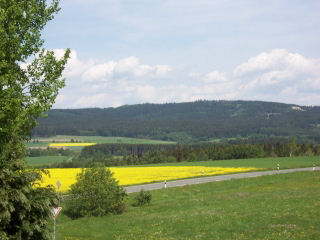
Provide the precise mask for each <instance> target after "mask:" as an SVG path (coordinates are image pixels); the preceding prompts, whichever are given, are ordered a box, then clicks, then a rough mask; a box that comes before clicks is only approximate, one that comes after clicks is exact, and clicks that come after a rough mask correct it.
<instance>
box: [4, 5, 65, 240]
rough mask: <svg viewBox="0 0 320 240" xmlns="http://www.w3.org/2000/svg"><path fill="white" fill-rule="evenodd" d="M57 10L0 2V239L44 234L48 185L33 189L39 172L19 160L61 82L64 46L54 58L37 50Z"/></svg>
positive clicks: (49, 193) (49, 195) (48, 208)
mask: <svg viewBox="0 0 320 240" xmlns="http://www.w3.org/2000/svg"><path fill="white" fill-rule="evenodd" d="M58 10H59V7H58V0H52V2H51V4H50V5H48V2H47V1H46V0H21V1H15V0H7V1H3V0H1V1H0V39H1V40H0V126H1V127H0V186H1V189H0V199H1V201H0V238H1V239H37V240H38V239H39V240H40V239H48V238H49V235H48V229H47V228H46V227H45V225H46V223H47V221H48V216H50V214H51V206H52V205H54V204H55V203H56V196H55V194H54V192H53V190H52V189H50V188H43V189H42V188H39V189H35V188H33V183H34V182H35V180H39V179H41V175H40V174H38V173H37V172H32V171H27V169H26V166H25V163H24V160H23V159H24V157H25V156H26V151H25V146H24V141H25V140H27V139H28V137H29V136H30V134H31V133H30V132H31V129H32V128H33V127H34V126H35V125H36V119H37V118H38V117H39V116H41V115H42V113H43V112H44V111H47V110H49V109H50V107H51V105H52V104H53V102H54V100H55V98H56V96H57V94H58V90H59V89H60V88H61V87H63V86H64V80H63V79H61V78H60V77H61V73H62V71H63V69H64V66H65V64H66V61H67V58H68V56H69V50H67V51H66V53H65V55H64V56H63V57H62V59H60V60H58V59H56V58H55V56H54V53H53V52H52V51H46V50H44V49H42V48H41V47H42V44H43V40H42V39H41V30H42V29H43V28H44V26H45V25H46V23H47V22H48V21H49V20H51V19H52V18H53V15H54V14H55V13H57V12H58ZM27 61H31V63H29V64H28V63H27Z"/></svg>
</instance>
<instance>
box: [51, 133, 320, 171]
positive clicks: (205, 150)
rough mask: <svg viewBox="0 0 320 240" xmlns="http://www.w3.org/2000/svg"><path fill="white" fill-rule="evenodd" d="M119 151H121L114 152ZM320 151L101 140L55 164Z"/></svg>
mask: <svg viewBox="0 0 320 240" xmlns="http://www.w3.org/2000/svg"><path fill="white" fill-rule="evenodd" d="M115 153H117V154H118V155H114V154H115ZM314 155H320V146H319V145H315V144H312V143H307V144H297V143H296V142H295V140H294V139H291V140H290V142H289V143H281V142H277V143H274V144H273V143H264V144H231V145H212V144H195V145H148V144H136V145H132V144H97V145H95V146H88V147H85V148H83V150H82V152H81V154H80V155H79V156H78V157H75V158H74V159H73V160H72V161H68V162H62V163H55V164H53V165H51V167H90V166H92V165H94V164H96V163H99V164H100V165H103V166H125V165H140V164H153V163H166V162H195V161H208V160H225V159H246V158H263V157H292V156H314Z"/></svg>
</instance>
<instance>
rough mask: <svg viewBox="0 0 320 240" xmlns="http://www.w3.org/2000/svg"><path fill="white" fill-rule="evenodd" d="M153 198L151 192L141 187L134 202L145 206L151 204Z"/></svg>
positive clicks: (135, 204) (136, 204)
mask: <svg viewBox="0 0 320 240" xmlns="http://www.w3.org/2000/svg"><path fill="white" fill-rule="evenodd" d="M151 199H152V194H151V192H147V191H144V190H143V189H141V191H140V192H139V194H138V195H137V196H136V197H135V202H134V203H133V206H143V205H146V204H149V203H150V202H151Z"/></svg>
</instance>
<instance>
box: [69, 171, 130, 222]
mask: <svg viewBox="0 0 320 240" xmlns="http://www.w3.org/2000/svg"><path fill="white" fill-rule="evenodd" d="M112 176H113V173H112V172H111V171H110V170H109V169H107V168H104V167H93V168H89V169H83V170H82V172H81V173H80V174H78V175H77V182H76V183H75V184H73V185H71V187H70V188H71V190H70V192H69V193H70V195H69V197H68V198H67V199H66V213H67V214H68V215H69V216H70V217H72V218H79V217H85V216H104V215H107V214H108V213H115V214H120V213H122V212H123V211H124V210H125V197H126V192H125V190H124V189H123V188H122V187H121V186H119V184H118V181H117V180H115V179H114V178H113V177H112Z"/></svg>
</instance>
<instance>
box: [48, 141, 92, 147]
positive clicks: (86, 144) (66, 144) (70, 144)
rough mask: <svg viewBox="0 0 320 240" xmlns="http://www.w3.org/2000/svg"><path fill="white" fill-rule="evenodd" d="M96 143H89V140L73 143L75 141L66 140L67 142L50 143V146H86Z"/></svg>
mask: <svg viewBox="0 0 320 240" xmlns="http://www.w3.org/2000/svg"><path fill="white" fill-rule="evenodd" d="M95 144H96V143H88V142H80V143H73V142H66V143H50V144H49V147H85V146H92V145H95Z"/></svg>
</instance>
